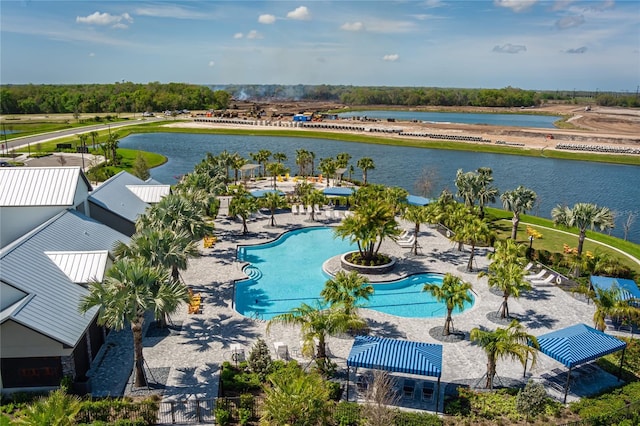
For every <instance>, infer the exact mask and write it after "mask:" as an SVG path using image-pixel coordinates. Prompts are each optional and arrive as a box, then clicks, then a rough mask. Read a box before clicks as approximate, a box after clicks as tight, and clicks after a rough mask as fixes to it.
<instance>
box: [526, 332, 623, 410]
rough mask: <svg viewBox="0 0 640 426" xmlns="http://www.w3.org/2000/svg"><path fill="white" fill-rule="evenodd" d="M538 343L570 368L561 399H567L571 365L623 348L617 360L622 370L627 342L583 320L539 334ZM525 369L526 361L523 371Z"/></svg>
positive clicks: (549, 354)
mask: <svg viewBox="0 0 640 426" xmlns="http://www.w3.org/2000/svg"><path fill="white" fill-rule="evenodd" d="M538 344H539V345H540V352H542V353H543V354H545V355H547V356H550V357H551V358H553V359H555V360H556V361H559V362H561V363H562V364H564V365H565V366H566V367H567V368H569V372H568V374H567V382H566V384H565V387H564V400H563V402H564V403H566V402H567V393H568V392H569V382H570V380H571V370H572V369H573V368H574V367H577V366H578V365H581V364H584V363H586V362H589V361H593V360H594V359H598V358H600V357H603V356H605V355H609V354H611V353H614V352H618V351H620V350H621V351H623V352H622V359H621V360H620V369H621V370H622V364H623V363H624V350H625V349H626V347H627V344H626V342H624V341H622V340H620V339H618V338H616V337H614V336H610V335H608V334H605V333H603V332H601V331H599V330H596V329H595V328H592V327H589V326H588V325H585V324H576V325H572V326H570V327H567V328H563V329H560V330H556V331H553V332H551V333H547V334H544V335H542V336H539V337H538ZM526 370H527V369H526V365H525V374H526ZM618 380H620V373H618Z"/></svg>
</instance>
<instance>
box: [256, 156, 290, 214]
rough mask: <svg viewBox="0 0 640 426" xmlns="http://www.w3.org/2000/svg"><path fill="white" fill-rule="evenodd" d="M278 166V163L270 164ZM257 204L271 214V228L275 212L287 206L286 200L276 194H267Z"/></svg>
mask: <svg viewBox="0 0 640 426" xmlns="http://www.w3.org/2000/svg"><path fill="white" fill-rule="evenodd" d="M272 164H278V163H272ZM259 204H260V205H261V206H262V207H265V208H267V209H269V211H270V212H271V226H276V210H278V209H281V208H283V207H285V206H286V205H287V200H285V198H284V197H283V196H282V195H281V194H280V193H278V192H267V193H266V194H264V197H262V198H261V199H260V200H259Z"/></svg>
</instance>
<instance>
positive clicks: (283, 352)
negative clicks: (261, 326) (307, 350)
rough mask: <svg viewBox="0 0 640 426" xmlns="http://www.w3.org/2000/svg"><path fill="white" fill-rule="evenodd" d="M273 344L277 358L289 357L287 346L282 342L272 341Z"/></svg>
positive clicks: (286, 358)
mask: <svg viewBox="0 0 640 426" xmlns="http://www.w3.org/2000/svg"><path fill="white" fill-rule="evenodd" d="M273 346H274V347H275V349H276V356H277V357H278V358H279V359H285V360H288V359H289V347H288V346H287V345H285V344H284V343H282V342H274V343H273Z"/></svg>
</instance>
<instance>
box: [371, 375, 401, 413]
mask: <svg viewBox="0 0 640 426" xmlns="http://www.w3.org/2000/svg"><path fill="white" fill-rule="evenodd" d="M393 384H394V383H393V378H392V377H391V376H390V375H389V373H387V372H386V371H383V370H374V371H373V383H372V384H371V385H370V386H369V387H368V389H367V393H366V394H365V398H366V401H367V402H366V403H365V406H364V408H363V412H364V417H365V418H366V419H367V423H366V424H367V425H371V426H387V425H392V424H393V420H394V418H395V415H396V413H395V412H394V411H393V410H390V409H389V407H390V406H394V405H396V404H397V403H398V400H399V396H398V394H397V393H396V392H395V390H394V386H393Z"/></svg>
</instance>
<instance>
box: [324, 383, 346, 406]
mask: <svg viewBox="0 0 640 426" xmlns="http://www.w3.org/2000/svg"><path fill="white" fill-rule="evenodd" d="M327 388H328V389H329V399H331V400H332V401H340V398H342V386H341V385H340V383H337V382H331V381H328V382H327Z"/></svg>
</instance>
